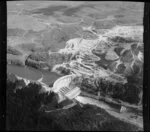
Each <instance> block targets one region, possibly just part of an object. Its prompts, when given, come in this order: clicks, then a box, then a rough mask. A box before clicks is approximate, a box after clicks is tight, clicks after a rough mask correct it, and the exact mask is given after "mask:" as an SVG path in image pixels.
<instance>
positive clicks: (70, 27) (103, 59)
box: [6, 1, 144, 131]
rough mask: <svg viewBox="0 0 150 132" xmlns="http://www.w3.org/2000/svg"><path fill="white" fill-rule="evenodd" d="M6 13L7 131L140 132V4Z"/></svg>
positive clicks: (24, 7) (12, 8)
mask: <svg viewBox="0 0 150 132" xmlns="http://www.w3.org/2000/svg"><path fill="white" fill-rule="evenodd" d="M6 6H7V46H6V47H7V49H6V63H7V65H6V67H7V68H6V69H7V73H6V74H7V78H6V130H10V131H12V130H17V131H18V130H19V131H66V130H67V131H143V126H144V123H143V64H144V42H143V33H144V24H143V19H144V2H130V1H7V2H6Z"/></svg>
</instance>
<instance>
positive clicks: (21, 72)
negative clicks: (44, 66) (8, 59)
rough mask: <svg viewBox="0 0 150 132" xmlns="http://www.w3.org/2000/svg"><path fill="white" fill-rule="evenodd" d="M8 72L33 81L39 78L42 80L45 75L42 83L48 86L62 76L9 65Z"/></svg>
mask: <svg viewBox="0 0 150 132" xmlns="http://www.w3.org/2000/svg"><path fill="white" fill-rule="evenodd" d="M7 72H9V73H13V74H15V75H17V76H20V77H22V78H26V79H28V80H33V81H36V80H38V79H39V78H41V77H42V74H43V80H42V82H44V83H45V84H47V85H50V84H52V83H53V82H54V81H55V80H57V79H58V78H59V77H61V76H60V75H58V74H56V73H54V72H46V71H40V70H37V69H34V68H30V67H24V66H17V65H7Z"/></svg>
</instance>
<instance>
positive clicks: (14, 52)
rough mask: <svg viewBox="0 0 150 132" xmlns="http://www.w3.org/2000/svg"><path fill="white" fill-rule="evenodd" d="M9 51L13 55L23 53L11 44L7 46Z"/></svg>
mask: <svg viewBox="0 0 150 132" xmlns="http://www.w3.org/2000/svg"><path fill="white" fill-rule="evenodd" d="M7 53H8V54H12V55H22V53H21V52H20V51H19V50H16V49H14V48H12V47H11V46H7Z"/></svg>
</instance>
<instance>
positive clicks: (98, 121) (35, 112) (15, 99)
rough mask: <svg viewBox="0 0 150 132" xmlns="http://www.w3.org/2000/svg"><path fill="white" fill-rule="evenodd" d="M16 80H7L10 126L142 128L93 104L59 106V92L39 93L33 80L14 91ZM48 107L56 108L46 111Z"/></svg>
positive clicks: (27, 127) (74, 128)
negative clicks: (57, 93) (68, 106)
mask: <svg viewBox="0 0 150 132" xmlns="http://www.w3.org/2000/svg"><path fill="white" fill-rule="evenodd" d="M17 84H18V81H16V82H14V83H13V82H11V81H7V89H6V93H7V100H6V101H7V111H6V128H7V130H36V131H40V130H42V131H43V130H49V131H50V130H101V131H109V130H113V131H114V130H115V131H125V130H126V131H131V130H133V131H136V130H138V129H139V128H138V127H136V126H134V125H131V124H129V123H125V122H123V121H120V120H119V119H117V118H114V117H112V116H111V115H109V114H108V113H107V112H106V111H105V110H104V109H101V108H98V107H96V106H92V105H84V106H83V107H81V106H80V105H76V106H74V107H72V108H70V109H66V110H65V109H64V110H63V109H60V110H56V109H58V108H60V107H61V106H60V105H58V104H57V95H56V94H54V93H51V94H48V93H41V94H39V90H40V89H41V86H40V85H37V84H32V83H30V84H29V85H28V86H24V87H23V88H22V89H18V90H16V93H14V92H13V91H14V89H15V88H16V86H17ZM61 105H62V104H61ZM45 110H54V111H53V112H49V113H45ZM98 114H99V115H98ZM116 124H117V126H116Z"/></svg>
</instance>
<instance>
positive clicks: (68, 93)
mask: <svg viewBox="0 0 150 132" xmlns="http://www.w3.org/2000/svg"><path fill="white" fill-rule="evenodd" d="M72 79H73V75H67V76H64V77H61V78H59V79H58V80H56V81H55V83H54V85H53V88H52V91H53V92H55V93H57V94H58V96H59V100H58V103H60V102H62V101H64V100H65V99H67V98H68V99H70V100H73V99H75V98H76V97H77V96H78V95H79V94H80V93H81V90H80V88H79V87H75V86H74V87H71V86H70V83H71V81H72Z"/></svg>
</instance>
